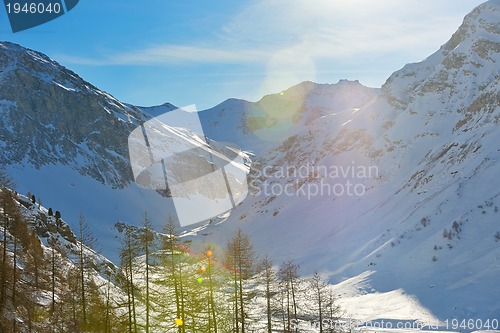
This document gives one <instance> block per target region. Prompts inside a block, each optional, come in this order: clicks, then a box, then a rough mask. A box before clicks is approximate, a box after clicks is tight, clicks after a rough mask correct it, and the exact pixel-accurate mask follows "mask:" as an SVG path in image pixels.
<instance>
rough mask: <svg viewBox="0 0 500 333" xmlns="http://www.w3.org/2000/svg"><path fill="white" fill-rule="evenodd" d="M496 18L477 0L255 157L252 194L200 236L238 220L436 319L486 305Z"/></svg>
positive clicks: (274, 247) (218, 237) (292, 252)
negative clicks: (370, 85)
mask: <svg viewBox="0 0 500 333" xmlns="http://www.w3.org/2000/svg"><path fill="white" fill-rule="evenodd" d="M499 22H500V2H499V1H489V2H487V3H485V4H483V5H481V6H479V7H478V8H476V9H475V10H474V11H473V12H471V13H470V14H469V15H468V16H467V17H466V18H465V20H464V23H463V25H462V26H461V27H460V28H459V30H458V31H457V33H455V34H454V35H453V37H452V38H451V39H450V41H449V42H447V43H446V44H445V45H443V47H441V49H440V50H439V51H438V52H436V53H435V54H433V55H432V56H430V57H429V58H427V59H425V60H424V61H422V62H420V63H416V64H410V65H407V66H405V67H404V68H403V69H401V70H399V71H397V72H395V73H394V74H393V75H392V76H391V77H390V78H389V79H388V80H387V82H386V84H385V85H384V86H383V88H382V91H381V96H380V97H379V98H377V99H376V100H374V101H372V102H370V103H368V104H366V105H365V106H362V107H361V108H360V109H359V110H358V109H355V110H346V111H344V112H341V113H336V114H329V115H328V114H326V115H324V116H321V117H319V118H317V119H315V120H314V121H312V122H310V123H307V124H305V126H302V127H301V128H300V129H299V130H298V131H296V132H295V134H294V135H292V136H290V137H289V138H288V139H287V140H286V141H285V142H284V143H282V144H280V145H277V146H276V147H275V148H274V149H272V150H270V151H268V152H266V154H264V155H260V156H257V157H256V161H255V162H256V163H255V165H256V168H258V170H256V171H255V172H254V174H253V177H254V178H253V179H254V180H255V181H254V183H253V184H254V186H253V187H254V190H255V191H254V192H255V193H256V194H257V195H255V196H254V197H251V198H249V199H248V200H246V201H245V202H244V203H243V205H242V206H240V207H238V208H237V209H236V210H235V211H233V213H232V215H231V216H230V217H229V219H228V221H226V222H225V223H224V224H223V225H221V226H214V227H208V228H206V229H204V231H203V232H204V233H205V234H209V236H207V238H210V239H213V240H215V241H216V242H223V240H224V239H225V238H226V237H227V234H229V233H231V232H232V230H233V229H235V228H237V227H242V228H244V229H245V230H246V231H248V232H250V233H251V234H252V235H253V237H254V240H255V242H256V244H257V248H258V249H259V251H260V252H261V253H269V254H271V255H272V256H273V257H274V258H276V259H277V260H278V261H280V260H287V259H290V258H296V259H297V260H298V261H299V262H301V266H302V269H303V270H304V271H305V272H307V273H312V272H314V271H315V270H321V271H327V272H330V274H331V279H332V281H341V280H342V279H344V278H348V277H352V276H357V275H359V274H366V273H365V272H366V271H368V270H369V271H372V272H371V273H370V274H368V275H369V278H364V279H363V280H364V281H365V282H364V283H365V284H366V285H371V286H372V287H373V288H375V290H378V291H391V290H395V289H399V288H401V289H402V290H403V291H404V292H406V293H408V294H411V295H415V296H416V297H417V298H418V299H419V300H420V302H422V304H423V306H424V307H427V308H428V309H429V310H430V311H431V312H432V313H434V314H435V315H437V316H438V317H439V318H441V319H446V318H454V317H455V318H456V317H459V318H471V317H473V318H483V319H487V318H495V317H497V316H498V313H500V304H499V302H498V300H497V298H495V297H491V295H496V294H500V289H499V286H498V284H497V282H496V281H497V277H498V274H499V273H500V246H499V244H500V243H499V238H498V236H496V235H498V232H499V230H500V225H499V224H498V221H499V220H500V219H499V217H500V215H499V214H500V213H499V208H498V207H500V197H499V196H500V190H499V187H498V181H496V177H497V176H496V175H498V174H499V172H500V166H499V164H498V159H499V157H500V149H498V142H499V140H500V131H499V130H498V125H499V121H500V106H499V105H500V103H499V101H500V86H499V82H500V71H499V67H498V63H499V62H500V52H499V51H500V24H499ZM262 181H264V182H263V183H262ZM349 184H350V185H349ZM349 188H350V190H351V194H349ZM356 189H357V190H358V191H357V192H356ZM276 235H279V237H276ZM363 276H365V277H366V275H363ZM364 290H365V289H364V288H361V289H360V291H359V292H361V293H364V292H365V291H364ZM360 315H361V314H360ZM408 319H417V318H408Z"/></svg>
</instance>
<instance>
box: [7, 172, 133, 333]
mask: <svg viewBox="0 0 500 333" xmlns="http://www.w3.org/2000/svg"><path fill="white" fill-rule="evenodd" d="M10 188H12V184H11V183H10V182H9V181H8V180H7V179H6V178H5V177H4V176H3V175H1V174H0V236H1V237H0V264H1V266H2V267H1V270H0V332H1V333H7V332H8V333H11V332H13V333H16V332H51V333H53V332H120V333H121V332H123V331H124V328H123V327H119V326H117V325H116V324H115V323H114V322H115V320H114V318H116V316H117V315H116V312H115V309H116V307H113V306H110V305H111V304H110V302H109V300H110V298H109V297H108V298H107V297H106V296H109V295H106V294H105V293H104V295H103V290H105V289H106V286H107V285H108V284H109V281H105V280H102V281H98V280H97V279H95V277H96V274H95V268H96V267H95V264H91V262H92V261H91V260H89V256H88V254H87V253H85V252H86V250H87V249H88V247H87V246H86V245H85V244H86V243H87V244H88V242H87V241H88V240H89V233H88V232H86V226H85V225H86V224H85V221H84V219H83V218H82V220H81V221H80V226H81V228H80V230H79V234H78V237H77V238H78V240H79V242H76V241H75V242H74V243H71V242H68V241H66V240H65V239H64V238H63V237H60V235H57V234H50V235H49V236H48V237H47V238H46V242H47V243H46V245H48V247H45V246H43V244H42V242H41V240H40V236H39V235H37V233H36V229H37V224H38V223H41V222H42V221H41V220H42V213H41V212H40V211H39V214H38V215H36V216H33V217H32V218H31V219H28V218H27V217H26V216H25V215H26V214H23V213H22V211H21V207H22V205H24V206H25V207H29V204H30V201H29V200H28V201H22V199H20V198H19V196H18V195H17V194H16V193H15V192H13V191H12V190H11V189H10ZM30 208H33V209H34V204H33V203H32V207H30ZM43 219H44V220H46V219H47V216H43ZM53 222H55V220H54V221H53ZM93 270H94V272H93ZM106 300H108V303H107V304H106Z"/></svg>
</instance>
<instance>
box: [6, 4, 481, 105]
mask: <svg viewBox="0 0 500 333" xmlns="http://www.w3.org/2000/svg"><path fill="white" fill-rule="evenodd" d="M481 2H482V1H479V0H438V1H436V0H413V1H410V0H378V1H375V0H345V1H344V0H341V1H338V0H310V1H306V0H286V1H285V0H260V1H234V0H221V1H218V0H215V1H206V0H186V1H178V0H175V1H174V0H141V1H131V0H120V1H118V0H81V1H80V3H79V4H78V6H76V7H75V8H74V9H73V10H72V11H71V12H69V13H68V14H66V15H64V16H62V17H60V18H58V19H56V20H54V21H52V22H49V23H47V24H44V25H42V26H39V27H36V28H33V29H30V30H27V31H24V32H19V33H16V34H13V33H12V32H11V30H10V26H9V24H8V21H7V16H6V12H5V10H4V9H3V8H0V40H2V41H11V42H15V43H19V44H21V45H23V46H25V47H29V48H32V49H35V50H37V51H41V52H43V53H45V54H47V55H49V56H50V57H51V58H53V59H55V60H56V61H58V62H60V63H61V64H63V65H64V66H66V67H68V68H70V69H72V70H73V71H75V72H76V73H78V74H79V75H80V76H81V77H83V78H84V79H86V80H87V81H90V82H91V83H92V84H94V85H96V86H97V87H99V88H101V89H103V90H105V91H107V92H109V93H111V94H112V95H114V96H115V97H117V98H118V99H120V100H122V101H124V102H128V103H132V104H136V105H155V104H162V103H164V102H171V103H173V104H175V105H178V106H185V105H189V104H196V105H197V106H198V109H204V108H208V107H211V106H214V105H216V104H218V103H220V102H222V101H223V100H225V99H227V98H229V97H236V98H243V99H248V100H252V101H255V100H258V99H260V98H261V97H262V95H265V94H269V93H276V92H279V91H281V90H284V89H286V88H288V87H290V86H292V85H295V84H297V83H300V82H302V81H305V80H311V81H315V82H319V83H335V82H337V81H338V80H339V79H352V80H354V79H358V80H360V82H361V83H363V84H364V85H367V86H373V87H380V86H381V85H382V84H383V83H384V82H385V80H386V79H387V77H388V76H389V75H390V74H391V73H392V72H394V71H395V70H397V69H399V68H401V67H402V66H403V65H404V64H406V63H409V62H417V61H420V60H423V59H424V58H425V57H427V56H428V55H430V54H431V53H433V52H434V51H436V50H437V49H438V48H439V46H441V45H442V44H444V43H445V42H446V41H447V40H448V39H449V38H450V37H451V34H452V33H453V32H455V30H456V29H457V28H458V26H459V25H460V24H461V22H462V20H463V17H464V16H465V15H466V14H467V13H468V12H470V11H471V10H472V9H473V8H474V7H475V6H477V5H479V4H480V3H481Z"/></svg>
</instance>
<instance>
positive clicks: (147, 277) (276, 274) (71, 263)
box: [0, 176, 340, 333]
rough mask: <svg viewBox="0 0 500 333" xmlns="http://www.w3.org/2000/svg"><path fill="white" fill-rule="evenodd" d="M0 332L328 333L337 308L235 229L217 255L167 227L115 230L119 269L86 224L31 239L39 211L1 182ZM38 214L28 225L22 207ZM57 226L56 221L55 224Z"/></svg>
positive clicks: (321, 287) (316, 284)
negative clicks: (96, 247)
mask: <svg viewBox="0 0 500 333" xmlns="http://www.w3.org/2000/svg"><path fill="white" fill-rule="evenodd" d="M0 182H1V183H0V255H1V257H0V260H1V261H0V264H1V265H2V268H1V272H0V273H1V274H0V333H3V332H5V333H6V332H9V333H10V332H14V333H16V332H106V333H111V332H120V333H122V332H129V333H132V332H133V333H138V332H147V333H149V332H177V333H187V332H215V333H217V332H219V333H221V332H236V333H245V332H273V331H276V330H278V331H283V332H294V331H298V323H299V322H300V321H303V322H315V323H317V324H318V325H317V328H318V330H319V331H320V332H327V331H331V328H332V327H331V326H325V323H328V322H329V323H332V322H334V321H337V320H338V317H339V316H340V310H339V308H338V307H337V306H336V305H335V302H334V301H335V299H334V297H333V294H332V293H331V291H330V289H329V288H328V284H327V283H326V282H325V281H324V280H323V279H322V277H321V276H320V275H319V274H315V275H314V276H312V277H310V278H307V279H304V278H302V277H300V275H299V265H297V264H296V263H294V262H293V261H289V262H285V263H282V264H281V266H280V267H276V266H275V265H274V264H273V263H272V261H271V260H270V259H269V258H267V257H266V258H263V259H261V260H258V258H257V256H256V255H255V252H254V249H253V245H252V243H251V240H250V238H249V236H248V235H246V234H245V233H244V232H242V231H241V230H237V231H236V232H235V234H234V235H233V236H232V238H231V239H229V240H228V242H227V244H225V246H224V247H217V246H215V245H213V244H209V243H205V244H202V245H198V246H197V245H195V244H191V243H190V242H188V241H183V240H182V238H181V237H180V236H179V234H178V233H177V232H176V228H175V225H174V223H173V221H172V220H169V221H167V223H166V225H165V227H164V229H163V231H162V233H157V232H155V231H154V230H153V228H152V225H151V222H150V220H149V219H148V217H147V216H146V217H145V218H144V223H143V226H142V227H141V228H135V227H131V226H126V227H125V228H123V229H122V247H121V250H120V267H118V268H117V267H114V266H113V265H111V264H110V263H106V262H105V261H103V258H102V257H101V259H99V258H97V257H96V255H95V253H94V252H93V251H92V250H91V249H92V247H93V244H94V243H95V240H94V238H93V237H92V235H91V233H90V231H89V229H88V226H87V224H86V223H85V218H84V217H83V216H82V217H81V218H80V221H79V225H78V230H77V231H76V235H72V236H73V237H60V236H61V235H58V234H57V233H54V232H52V231H51V232H50V233H49V235H48V236H47V235H44V237H45V240H44V242H45V245H47V247H45V246H43V244H42V243H41V241H40V235H37V234H36V229H37V228H36V226H37V223H38V222H39V221H38V220H39V219H42V218H43V219H44V220H47V219H48V220H49V221H52V220H54V221H53V222H54V223H55V224H56V225H60V223H57V222H58V221H56V220H57V218H55V217H53V216H51V217H47V216H42V213H41V210H40V209H39V208H38V210H36V205H35V204H33V203H31V204H32V206H31V207H29V204H30V200H27V201H26V202H23V201H22V199H20V198H19V197H18V196H17V194H16V193H15V192H13V191H11V190H9V188H11V185H10V184H8V181H6V180H5V178H2V177H1V176H0ZM22 205H24V206H25V207H29V208H30V209H32V211H35V210H36V211H37V212H38V214H39V216H35V218H34V219H27V218H26V217H25V215H26V214H23V213H22V211H21V207H22ZM59 222H60V221H59Z"/></svg>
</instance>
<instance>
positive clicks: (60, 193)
mask: <svg viewBox="0 0 500 333" xmlns="http://www.w3.org/2000/svg"><path fill="white" fill-rule="evenodd" d="M0 51H1V52H0V59H1V60H0V64H1V72H0V73H1V75H0V110H1V111H0V112H1V113H2V117H1V119H0V138H1V140H0V144H1V145H2V148H3V149H2V151H1V152H0V165H2V166H4V167H5V168H6V170H7V173H8V174H9V176H11V177H12V178H14V179H15V180H16V184H17V188H16V189H17V190H18V191H19V192H21V193H26V192H27V191H30V192H31V193H35V194H36V195H37V196H38V197H41V198H42V199H43V201H44V202H48V203H50V205H51V206H53V207H56V208H57V209H59V210H61V211H62V212H63V214H64V215H65V216H66V217H67V218H68V221H69V223H70V224H72V223H73V224H72V226H73V227H75V226H76V224H75V223H76V221H78V217H79V215H80V214H81V213H83V214H85V215H86V217H87V220H88V221H89V224H91V225H92V227H93V228H94V229H95V232H96V234H97V235H99V238H100V239H101V240H102V242H103V243H104V244H106V246H105V247H104V249H103V250H104V253H105V254H106V255H107V256H109V257H110V258H112V259H113V260H116V259H117V257H116V249H117V248H118V244H117V243H116V238H115V236H116V231H115V230H113V226H114V224H115V222H117V221H124V222H126V223H129V224H135V225H140V224H142V222H141V221H142V220H143V218H144V212H145V211H147V213H148V216H149V217H150V218H151V220H152V221H153V223H155V224H156V226H157V227H158V228H160V227H161V225H163V224H164V223H165V221H166V220H167V218H168V217H174V218H175V216H176V213H175V210H174V209H173V204H172V201H171V200H169V199H168V198H165V197H163V196H162V195H161V194H160V193H158V192H156V191H154V190H150V189H144V188H141V187H139V186H137V184H136V183H135V182H134V181H133V175H132V167H131V165H130V161H129V157H130V156H129V151H128V145H127V144H128V140H127V139H128V136H129V135H130V133H131V132H132V131H133V130H134V129H135V128H136V127H137V126H138V125H139V124H143V123H144V122H146V121H148V120H151V119H152V118H153V117H158V116H160V115H161V114H164V113H165V112H168V111H172V110H174V109H176V107H175V106H173V105H171V104H169V103H165V104H163V105H161V106H156V107H135V106H132V105H129V104H125V103H122V102H120V101H118V100H116V99H115V98H114V97H112V96H111V95H109V94H107V93H105V92H103V91H100V90H99V89H97V88H96V87H94V86H93V85H91V84H90V83H88V82H86V81H84V80H83V79H81V78H80V77H79V76H78V75H77V74H75V73H74V72H72V71H70V70H68V69H66V68H64V67H63V66H61V65H59V64H58V63H57V62H55V61H53V60H51V59H49V58H48V57H47V56H45V55H43V54H41V53H39V52H36V51H33V50H28V49H25V48H23V47H21V46H19V45H16V44H12V43H8V42H3V43H1V47H0ZM350 85H353V86H356V89H355V90H353V91H351V90H349V89H346V87H347V86H350ZM377 93H378V89H371V88H365V87H363V86H362V85H360V84H359V83H357V82H340V83H339V84H337V85H324V86H321V85H316V84H313V83H304V84H301V85H299V86H297V87H294V88H291V89H289V90H288V91H286V92H283V93H282V94H281V95H276V96H267V97H264V98H263V99H262V101H260V102H259V103H249V102H244V101H235V100H228V101H226V102H224V103H222V104H221V105H219V106H218V107H216V108H214V109H211V110H208V111H206V112H201V113H200V115H201V116H200V118H201V121H202V124H203V127H204V131H205V132H206V133H205V134H207V135H208V136H209V137H210V138H213V139H216V140H218V141H230V142H233V143H234V142H235V143H237V144H239V145H240V147H242V148H243V149H246V150H251V151H255V150H257V148H258V147H259V146H269V144H271V143H276V142H281V141H282V140H284V139H286V137H287V134H289V133H287V132H286V131H283V128H284V129H290V127H291V126H292V125H293V126H294V129H293V130H295V129H300V128H301V127H302V125H301V124H302V123H304V121H306V120H307V119H309V121H310V120H311V119H313V118H312V117H317V116H318V113H321V112H326V111H324V110H328V112H334V111H335V110H338V111H340V110H342V109H344V108H349V107H356V106H360V105H361V104H363V103H364V102H366V101H367V100H369V99H371V98H372V97H373V96H375V95H376V94H377ZM285 94H286V95H285ZM358 95H359V98H357V97H356V96H358ZM304 96H317V98H314V99H312V98H311V102H310V103H308V104H310V105H309V106H308V107H307V109H305V108H303V107H302V106H303V104H304V101H301V98H302V97H304ZM314 100H317V102H314V103H316V104H314V103H313V101H314ZM319 101H322V102H321V103H319ZM234 103H236V104H235V105H234V107H232V108H230V110H229V109H227V106H228V105H229V106H230V105H232V104H234ZM243 106H248V107H249V109H248V110H246V109H245V107H243ZM275 106H276V107H279V111H280V112H285V111H287V110H288V108H287V107H288V106H293V110H294V111H293V114H292V113H288V114H289V115H290V116H293V117H294V120H293V122H291V121H290V120H289V119H284V118H281V119H278V118H279V117H278V115H279V113H276V114H275V116H274V117H269V118H268V121H269V122H270V123H272V124H271V125H270V126H268V127H265V128H260V127H262V126H261V125H259V122H260V121H261V120H262V119H264V117H265V116H266V113H265V112H271V111H272V110H273V107H275ZM224 109H227V111H228V112H229V111H231V115H230V116H229V114H226V113H224ZM233 111H234V112H233ZM259 117H260V118H259ZM277 117H278V118H277ZM259 119H260V120H259ZM246 120H248V123H250V124H253V125H252V126H253V127H252V128H248V127H247V128H243V127H242V126H244V125H245V121H246ZM299 122H300V123H299ZM222 123H223V127H224V130H223V131H221V130H220V129H221V128H220V127H218V126H219V125H221V124H222ZM279 127H282V130H281V135H280V136H279V137H278V136H274V137H273V140H274V141H273V140H271V141H270V140H269V138H260V139H259V136H258V135H260V134H261V133H264V134H266V133H268V134H269V133H272V131H273V130H274V129H277V128H279ZM221 133H222V135H220V134H221ZM185 134H186V135H187V134H188V133H187V132H186V133H185ZM233 136H234V137H233ZM184 137H185V136H184ZM236 138H241V140H239V139H238V140H236ZM176 140H177V139H176ZM175 142H176V144H177V145H182V144H183V142H185V140H183V139H182V138H181V137H179V139H178V140H177V141H175ZM171 144H172V143H171ZM55 175H57V176H55Z"/></svg>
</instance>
